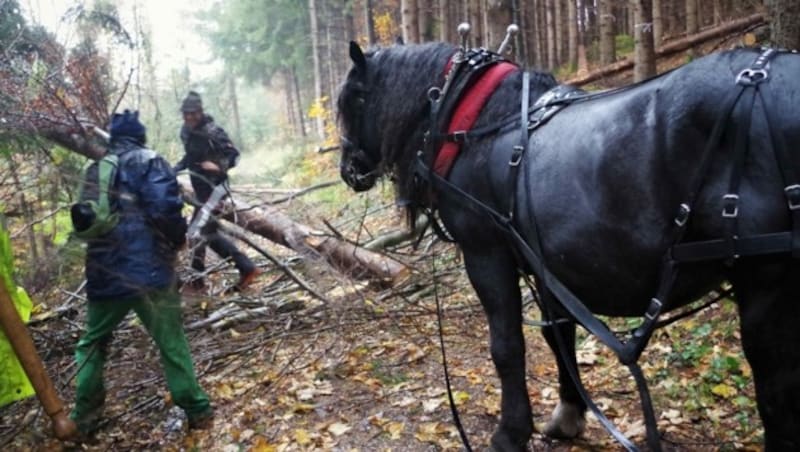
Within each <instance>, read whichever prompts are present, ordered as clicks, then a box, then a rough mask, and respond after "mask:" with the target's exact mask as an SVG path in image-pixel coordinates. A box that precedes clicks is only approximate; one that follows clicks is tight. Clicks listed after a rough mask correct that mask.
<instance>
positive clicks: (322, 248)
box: [181, 181, 409, 286]
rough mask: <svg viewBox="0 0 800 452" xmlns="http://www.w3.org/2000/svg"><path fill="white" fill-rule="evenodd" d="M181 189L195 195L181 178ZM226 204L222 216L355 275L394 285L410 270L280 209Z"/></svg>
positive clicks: (237, 202)
mask: <svg viewBox="0 0 800 452" xmlns="http://www.w3.org/2000/svg"><path fill="white" fill-rule="evenodd" d="M181 190H183V192H184V197H185V199H187V200H191V199H192V198H194V194H193V191H192V188H191V186H190V185H189V184H188V183H186V182H183V181H181ZM226 203H227V204H229V206H230V208H226V209H224V211H225V212H226V213H225V214H223V216H222V218H224V219H225V220H228V221H230V222H232V223H234V224H236V225H238V226H240V227H242V228H244V229H246V230H248V231H250V232H252V233H254V234H258V235H260V236H261V237H264V238H266V239H269V240H271V241H273V242H275V243H277V244H279V245H282V246H285V247H287V248H290V249H292V250H294V251H296V252H298V253H300V254H301V255H304V256H311V257H314V258H322V259H324V260H325V261H327V262H328V263H329V264H330V265H331V266H333V267H334V268H336V269H337V270H339V271H340V272H342V273H344V274H346V275H348V276H349V277H351V278H354V279H362V280H372V281H375V282H378V283H380V284H381V285H384V286H385V285H394V284H395V283H397V282H399V281H401V280H403V279H405V277H406V276H407V275H408V273H409V269H408V267H406V266H405V265H404V264H403V263H401V262H398V261H396V260H394V259H391V258H390V257H388V256H385V255H382V254H379V253H376V252H373V251H369V250H367V249H364V248H362V247H359V246H356V245H353V244H352V243H348V242H346V241H344V240H342V239H339V238H338V237H335V236H332V235H330V234H326V233H324V232H322V231H319V230H316V229H313V228H311V227H309V226H307V225H304V224H302V223H298V222H296V221H294V220H293V219H291V218H290V217H289V216H288V215H286V214H285V213H283V212H281V211H279V210H278V209H275V208H272V207H252V206H249V205H247V204H246V203H244V202H242V201H238V200H235V201H234V202H231V201H230V200H227V201H226ZM234 206H235V208H234Z"/></svg>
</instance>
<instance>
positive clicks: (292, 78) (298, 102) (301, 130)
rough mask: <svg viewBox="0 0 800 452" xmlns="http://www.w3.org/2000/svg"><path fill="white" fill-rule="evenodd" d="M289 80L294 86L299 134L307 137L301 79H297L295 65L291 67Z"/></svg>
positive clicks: (293, 92)
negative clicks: (301, 96)
mask: <svg viewBox="0 0 800 452" xmlns="http://www.w3.org/2000/svg"><path fill="white" fill-rule="evenodd" d="M289 76H290V79H289V82H290V85H289V86H291V88H292V95H294V105H295V106H296V107H297V108H296V114H297V127H298V132H299V133H298V136H301V137H303V138H305V137H306V136H307V134H306V120H305V115H304V114H303V101H302V99H301V98H300V81H299V80H298V79H297V70H296V69H295V67H294V66H291V67H289Z"/></svg>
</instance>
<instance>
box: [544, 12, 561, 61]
mask: <svg viewBox="0 0 800 452" xmlns="http://www.w3.org/2000/svg"><path fill="white" fill-rule="evenodd" d="M555 1H556V0H545V11H544V17H545V30H547V31H546V38H545V42H546V46H547V69H548V70H550V71H552V70H554V69H555V68H556V67H557V66H558V56H557V55H556V24H555Z"/></svg>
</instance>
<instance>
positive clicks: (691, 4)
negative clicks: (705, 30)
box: [686, 0, 700, 35]
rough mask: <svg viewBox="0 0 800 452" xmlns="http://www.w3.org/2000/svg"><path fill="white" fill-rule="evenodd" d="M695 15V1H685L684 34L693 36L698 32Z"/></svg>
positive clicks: (696, 14)
mask: <svg viewBox="0 0 800 452" xmlns="http://www.w3.org/2000/svg"><path fill="white" fill-rule="evenodd" d="M699 24H700V21H699V17H698V13H697V0H686V34H687V35H693V34H695V33H697V32H698V31H700V25H699Z"/></svg>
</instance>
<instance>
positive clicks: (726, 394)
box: [711, 383, 736, 399]
mask: <svg viewBox="0 0 800 452" xmlns="http://www.w3.org/2000/svg"><path fill="white" fill-rule="evenodd" d="M711 392H712V393H713V394H715V395H718V396H720V397H723V398H725V399H729V398H731V397H733V396H735V395H736V388H734V387H733V386H729V385H726V384H725V383H720V384H718V385H716V386H714V387H713V388H711Z"/></svg>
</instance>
